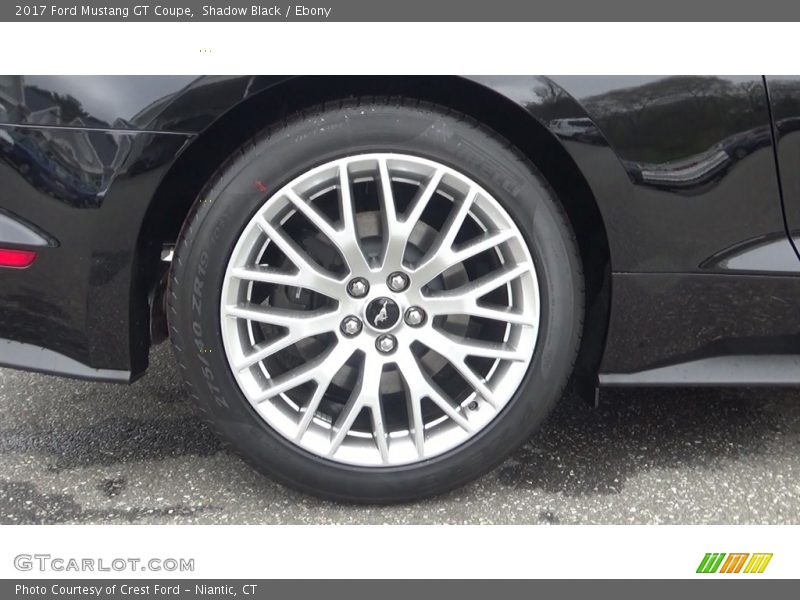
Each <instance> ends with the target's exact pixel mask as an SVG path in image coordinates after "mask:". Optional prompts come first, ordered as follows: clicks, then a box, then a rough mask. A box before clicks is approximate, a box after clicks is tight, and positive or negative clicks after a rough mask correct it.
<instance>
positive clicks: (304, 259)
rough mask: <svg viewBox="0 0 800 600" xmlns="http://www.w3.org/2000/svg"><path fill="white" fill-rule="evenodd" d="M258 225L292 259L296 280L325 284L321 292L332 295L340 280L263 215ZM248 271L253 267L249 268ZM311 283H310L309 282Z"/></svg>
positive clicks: (260, 216) (316, 284) (337, 288)
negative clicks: (322, 267)
mask: <svg viewBox="0 0 800 600" xmlns="http://www.w3.org/2000/svg"><path fill="white" fill-rule="evenodd" d="M258 226H259V227H260V228H261V230H262V231H263V232H264V233H265V234H266V235H267V237H268V238H269V239H270V241H271V242H273V243H274V244H275V245H276V246H277V247H278V248H279V249H280V250H281V252H283V253H284V254H285V255H286V257H287V258H288V259H289V260H290V261H292V263H293V264H294V266H295V267H296V268H297V270H298V275H299V278H298V281H306V280H308V281H309V282H313V285H315V286H325V289H326V290H327V292H321V293H324V294H325V295H333V297H335V294H336V292H337V291H338V290H339V286H340V285H341V282H340V281H338V280H336V279H335V278H333V277H331V276H330V275H327V274H325V273H324V272H323V271H322V270H321V267H319V266H318V265H317V264H316V263H315V262H314V260H313V259H312V258H311V257H310V256H309V255H308V254H307V253H306V251H305V250H303V249H302V248H300V247H299V246H298V245H297V244H296V243H295V242H294V241H293V240H292V239H290V238H289V237H287V236H286V234H285V233H283V232H282V231H281V230H279V229H277V228H276V227H273V226H272V224H271V223H270V222H269V221H267V220H266V219H265V218H264V217H263V215H259V218H258ZM249 271H250V272H252V271H255V269H250V270H249ZM309 285H311V284H309Z"/></svg>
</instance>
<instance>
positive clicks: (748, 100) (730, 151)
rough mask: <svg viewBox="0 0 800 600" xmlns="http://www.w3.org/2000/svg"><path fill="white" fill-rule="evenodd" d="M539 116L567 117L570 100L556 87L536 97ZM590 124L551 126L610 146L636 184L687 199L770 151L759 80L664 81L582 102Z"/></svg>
mask: <svg viewBox="0 0 800 600" xmlns="http://www.w3.org/2000/svg"><path fill="white" fill-rule="evenodd" d="M535 93H536V95H537V105H536V111H537V113H538V114H540V115H541V114H544V115H563V111H564V109H566V108H568V107H569V106H570V103H571V100H570V99H569V98H568V97H567V95H566V93H565V92H564V90H562V89H561V88H560V87H558V86H556V85H555V83H554V82H552V81H549V80H544V81H542V82H541V84H540V85H539V86H538V87H537V88H536V89H535ZM581 104H582V107H583V109H585V110H586V111H587V112H588V113H589V114H590V115H591V118H586V117H585V116H582V115H578V114H576V116H575V117H572V118H564V117H563V116H561V117H559V118H551V119H549V120H548V122H547V125H548V128H549V129H550V130H551V131H552V132H553V133H554V134H556V135H557V136H559V137H560V138H561V139H563V140H568V141H574V142H584V143H590V144H600V143H603V140H604V139H608V140H609V141H610V142H611V145H612V146H613V148H614V150H615V152H616V153H617V155H618V156H619V157H620V160H621V162H622V165H623V167H624V168H625V170H626V171H627V173H628V175H629V177H630V178H631V181H633V182H634V183H636V184H640V185H646V186H652V187H655V188H659V189H665V190H671V191H679V192H687V191H693V192H698V191H701V188H704V187H708V186H709V185H713V184H715V183H717V182H718V181H719V180H720V179H721V178H722V177H723V176H724V175H725V173H726V172H727V171H728V170H729V169H730V168H732V167H733V166H734V165H735V164H736V163H737V162H739V161H741V160H744V159H745V158H746V157H747V156H749V155H750V154H752V153H753V152H755V151H756V150H758V149H760V148H764V147H768V146H770V144H771V142H772V139H771V131H770V127H769V125H768V124H766V123H765V121H764V115H765V112H766V104H765V94H764V86H763V84H762V83H761V81H760V79H750V80H746V81H732V80H728V79H723V78H721V77H690V76H679V77H665V78H661V79H656V80H655V81H650V82H647V83H645V84H642V85H638V86H631V87H621V88H617V89H612V90H610V91H607V92H603V93H599V94H594V95H590V96H587V97H585V98H582V99H581Z"/></svg>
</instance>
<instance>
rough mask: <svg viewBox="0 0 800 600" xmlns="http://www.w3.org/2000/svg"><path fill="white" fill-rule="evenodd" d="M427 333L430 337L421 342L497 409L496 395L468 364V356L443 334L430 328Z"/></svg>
mask: <svg viewBox="0 0 800 600" xmlns="http://www.w3.org/2000/svg"><path fill="white" fill-rule="evenodd" d="M427 333H428V335H426V336H425V338H424V339H421V340H420V342H421V343H422V344H423V345H425V346H427V347H428V348H430V349H431V350H433V351H434V352H436V353H437V354H438V355H440V356H441V357H442V358H444V359H445V360H447V361H448V362H449V363H450V364H451V365H453V368H455V369H456V371H458V373H459V374H460V375H461V377H462V378H463V379H464V380H465V381H466V382H467V383H468V384H469V385H470V387H472V389H473V390H475V392H476V393H477V394H478V395H479V396H480V397H481V398H483V399H484V400H486V402H488V403H489V404H490V405H491V406H493V407H494V408H497V407H498V399H497V397H496V396H495V393H494V392H493V391H492V389H491V388H490V387H489V385H488V383H487V382H486V381H484V380H483V378H482V377H480V376H479V375H478V374H477V373H475V371H473V370H472V367H470V366H469V365H468V364H467V362H466V356H467V355H465V354H464V352H461V351H459V350H458V349H457V347H454V344H453V343H452V342H451V341H449V340H448V339H447V338H446V337H444V336H443V335H441V334H439V335H437V334H438V332H435V331H434V330H433V329H430V328H429V329H428V332H427Z"/></svg>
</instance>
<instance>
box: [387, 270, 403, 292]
mask: <svg viewBox="0 0 800 600" xmlns="http://www.w3.org/2000/svg"><path fill="white" fill-rule="evenodd" d="M386 285H388V286H389V289H390V290H392V291H393V292H402V291H403V290H404V289H406V288H407V287H408V275H406V274H405V273H401V272H400V271H395V272H394V273H392V274H391V275H389V278H388V279H387V280H386Z"/></svg>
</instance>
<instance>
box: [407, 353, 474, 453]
mask: <svg viewBox="0 0 800 600" xmlns="http://www.w3.org/2000/svg"><path fill="white" fill-rule="evenodd" d="M397 364H398V366H399V367H400V371H401V372H402V374H403V379H404V380H405V382H406V386H407V391H408V396H409V398H411V399H412V400H411V401H412V404H413V405H414V406H416V408H415V409H414V412H415V413H416V412H419V413H420V415H421V413H422V399H423V398H428V399H429V400H431V401H432V402H433V403H434V404H436V405H437V406H438V407H439V408H440V409H442V412H444V414H446V415H447V416H448V417H450V418H451V419H452V420H453V421H454V422H455V423H456V424H458V426H459V427H461V428H462V429H464V430H465V431H472V430H473V427H472V424H471V423H470V422H469V421H467V419H466V418H465V417H464V415H462V414H461V413H460V412H459V411H458V408H457V407H455V406H454V405H453V403H452V402H450V400H448V399H447V398H446V397H445V394H444V392H443V391H442V390H441V388H439V386H438V385H436V383H434V381H433V380H432V379H431V378H430V376H429V375H428V374H427V373H425V372H424V371H423V370H422V368H420V366H419V363H418V362H417V359H416V357H415V356H414V354H413V353H412V352H411V350H409V349H408V348H403V349H401V350H400V351H398V357H397ZM416 418H417V417H416V416H415V414H412V419H414V422H412V424H411V425H412V427H414V430H415V445H416V446H417V449H418V451H419V445H420V444H423V445H424V431H420V430H419V429H420V428H419V427H418V426H417V424H416ZM417 438H419V439H417ZM423 452H424V450H423Z"/></svg>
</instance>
